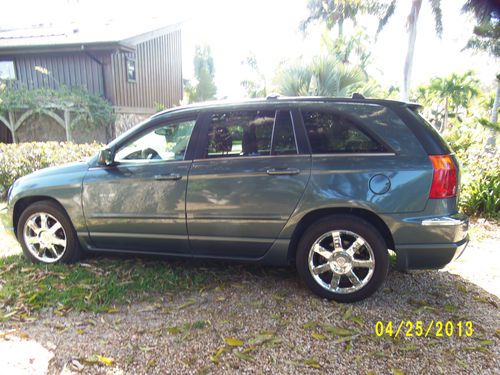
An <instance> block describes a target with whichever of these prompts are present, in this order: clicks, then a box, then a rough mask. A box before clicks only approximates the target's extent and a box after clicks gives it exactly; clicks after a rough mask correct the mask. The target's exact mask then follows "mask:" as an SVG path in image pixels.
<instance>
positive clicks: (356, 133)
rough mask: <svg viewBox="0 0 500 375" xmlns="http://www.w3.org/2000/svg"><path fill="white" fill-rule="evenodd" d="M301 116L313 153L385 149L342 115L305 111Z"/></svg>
mask: <svg viewBox="0 0 500 375" xmlns="http://www.w3.org/2000/svg"><path fill="white" fill-rule="evenodd" d="M302 117H303V120H304V125H305V127H306V131H307V135H308V137H309V143H310V144H311V151H312V153H313V154H332V153H368V152H370V153H371V152H384V151H387V150H386V148H385V147H384V146H383V145H381V144H380V143H379V142H377V141H376V140H374V139H373V138H372V137H370V136H369V135H368V134H366V133H365V132H364V131H362V130H361V129H360V128H359V127H358V126H357V125H356V124H355V123H354V122H352V121H351V120H349V119H347V118H345V117H344V116H342V115H339V114H337V113H333V112H327V111H305V112H303V113H302Z"/></svg>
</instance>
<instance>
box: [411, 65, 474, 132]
mask: <svg viewBox="0 0 500 375" xmlns="http://www.w3.org/2000/svg"><path fill="white" fill-rule="evenodd" d="M478 94H479V80H478V79H477V78H476V77H475V76H474V73H473V72H472V71H467V72H465V73H463V74H457V73H452V74H451V75H449V76H448V77H437V78H433V79H431V81H430V83H429V84H428V85H423V86H420V87H419V88H418V89H417V96H418V100H419V101H420V102H422V103H423V104H425V105H426V106H428V108H429V110H431V111H432V117H434V122H435V124H436V125H437V124H438V123H440V126H439V130H440V131H441V132H443V131H445V130H446V129H447V127H448V122H449V117H457V116H459V114H460V113H463V112H466V111H467V108H468V106H469V103H470V101H471V99H472V98H474V97H476V96H478Z"/></svg>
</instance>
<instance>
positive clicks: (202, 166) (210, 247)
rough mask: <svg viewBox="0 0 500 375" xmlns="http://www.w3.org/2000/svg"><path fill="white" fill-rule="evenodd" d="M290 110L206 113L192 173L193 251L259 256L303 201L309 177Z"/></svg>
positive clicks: (188, 208)
mask: <svg viewBox="0 0 500 375" xmlns="http://www.w3.org/2000/svg"><path fill="white" fill-rule="evenodd" d="M295 134H296V131H295V128H294V124H293V119H292V115H291V112H290V110H288V109H283V110H278V111H276V110H274V109H272V110H254V109H251V110H231V111H221V112H213V113H208V114H206V116H205V123H204V127H203V130H202V132H201V136H200V143H198V151H199V154H198V155H197V158H196V159H195V160H194V161H193V165H192V167H191V170H190V173H189V184H188V189H187V196H186V213H187V227H188V234H189V241H190V245H191V248H192V250H193V252H194V253H197V254H202V255H210V256H224V257H233V258H259V257H261V256H263V255H264V253H265V252H266V251H267V250H268V249H269V248H270V247H271V245H272V244H273V242H274V241H275V239H276V238H277V237H278V235H279V233H280V231H281V230H282V228H283V227H284V225H285V224H286V222H287V220H288V218H289V217H290V215H291V214H292V212H293V211H294V209H295V207H296V206H297V204H298V202H299V200H300V197H301V196H302V194H303V192H304V190H305V187H306V185H307V182H308V179H309V175H310V164H311V160H310V155H309V154H300V153H299V147H298V145H297V140H296V136H295Z"/></svg>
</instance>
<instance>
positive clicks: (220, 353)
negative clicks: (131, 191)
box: [210, 346, 228, 364]
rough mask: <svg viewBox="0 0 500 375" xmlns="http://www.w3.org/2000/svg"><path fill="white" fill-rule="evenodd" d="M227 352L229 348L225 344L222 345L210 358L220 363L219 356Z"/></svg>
mask: <svg viewBox="0 0 500 375" xmlns="http://www.w3.org/2000/svg"><path fill="white" fill-rule="evenodd" d="M225 352H228V350H227V348H225V347H224V346H222V347H220V348H219V349H217V351H216V352H215V353H214V354H213V355H211V356H210V360H211V361H212V362H213V363H215V364H219V358H220V356H221V355H222V353H225Z"/></svg>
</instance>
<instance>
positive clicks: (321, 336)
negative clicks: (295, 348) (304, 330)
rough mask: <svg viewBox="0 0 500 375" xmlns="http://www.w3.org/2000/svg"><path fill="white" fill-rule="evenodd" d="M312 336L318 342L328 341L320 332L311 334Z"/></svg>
mask: <svg viewBox="0 0 500 375" xmlns="http://www.w3.org/2000/svg"><path fill="white" fill-rule="evenodd" d="M311 336H312V337H314V338H315V339H316V340H326V336H325V335H323V334H321V333H318V332H313V333H311Z"/></svg>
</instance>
